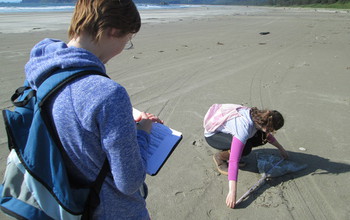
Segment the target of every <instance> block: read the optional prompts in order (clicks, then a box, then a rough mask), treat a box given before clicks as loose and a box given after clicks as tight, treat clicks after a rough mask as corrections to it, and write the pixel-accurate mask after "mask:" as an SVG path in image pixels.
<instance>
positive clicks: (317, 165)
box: [235, 149, 350, 209]
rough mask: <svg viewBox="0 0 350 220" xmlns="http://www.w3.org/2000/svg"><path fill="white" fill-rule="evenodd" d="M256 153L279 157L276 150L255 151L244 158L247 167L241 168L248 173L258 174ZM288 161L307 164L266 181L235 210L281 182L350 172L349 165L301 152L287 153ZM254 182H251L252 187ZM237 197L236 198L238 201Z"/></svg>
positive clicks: (243, 206)
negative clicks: (309, 176)
mask: <svg viewBox="0 0 350 220" xmlns="http://www.w3.org/2000/svg"><path fill="white" fill-rule="evenodd" d="M257 153H265V154H266V153H268V154H274V155H279V153H278V150H276V149H256V150H253V151H252V153H251V154H250V155H249V156H247V157H246V158H245V161H246V162H247V163H248V165H247V167H245V168H241V170H245V171H248V172H254V173H259V171H258V168H257V161H256V154H257ZM288 154H289V160H291V161H294V162H296V163H298V164H307V167H306V168H305V169H303V170H300V171H298V172H295V173H288V174H285V175H283V176H280V177H274V178H271V179H269V180H267V181H266V183H265V184H264V185H263V186H262V187H260V188H259V189H256V190H255V191H253V192H252V193H251V194H250V195H249V196H248V197H247V198H245V199H244V200H243V201H242V202H241V203H239V204H238V205H237V206H236V207H235V208H237V209H239V208H246V207H248V206H249V205H250V204H251V203H252V202H254V200H255V199H256V198H258V197H259V196H260V195H261V194H263V192H264V191H265V190H267V189H268V188H269V187H271V186H277V185H279V184H281V183H282V182H287V181H289V180H292V179H296V178H299V177H303V176H306V175H309V174H311V175H323V174H340V173H346V172H349V171H350V164H346V163H339V162H332V161H330V160H329V159H326V158H323V157H319V156H317V155H311V154H307V153H301V152H288ZM254 184H255V182H252V184H251V186H253V185H254ZM238 198H239V197H237V199H238Z"/></svg>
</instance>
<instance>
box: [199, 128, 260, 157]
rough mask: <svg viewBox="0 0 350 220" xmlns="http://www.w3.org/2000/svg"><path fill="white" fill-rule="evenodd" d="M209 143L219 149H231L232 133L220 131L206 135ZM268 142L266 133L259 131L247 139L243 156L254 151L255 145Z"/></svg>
mask: <svg viewBox="0 0 350 220" xmlns="http://www.w3.org/2000/svg"><path fill="white" fill-rule="evenodd" d="M205 140H206V141H207V143H208V144H209V145H210V146H211V147H213V148H215V149H218V150H230V148H231V142H232V135H231V134H226V133H222V132H218V133H216V134H214V135H212V136H210V137H205ZM264 144H266V133H265V132H262V131H257V132H256V133H255V135H254V136H253V137H251V138H249V139H248V140H247V143H246V144H245V145H244V149H243V153H242V156H247V155H248V154H250V152H251V151H252V148H253V147H258V146H261V145H264Z"/></svg>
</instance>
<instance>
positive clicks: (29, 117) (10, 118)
mask: <svg viewBox="0 0 350 220" xmlns="http://www.w3.org/2000/svg"><path fill="white" fill-rule="evenodd" d="M91 74H99V75H103V74H102V73H99V72H98V71H96V70H94V69H91V68H90V69H81V68H80V69H71V70H69V71H67V70H64V71H63V70H59V71H56V72H55V74H53V75H52V76H51V77H49V78H48V79H46V80H45V81H44V82H43V83H42V84H41V85H40V87H39V88H38V89H37V91H36V90H33V89H31V88H30V87H29V86H28V83H27V82H25V84H24V86H23V87H20V88H19V89H17V90H16V92H15V94H14V95H13V96H12V97H11V101H12V102H13V103H14V105H15V106H16V108H15V109H14V111H9V110H3V112H2V113H3V117H4V122H5V127H6V131H7V136H8V144H9V150H10V154H9V156H8V159H7V165H6V171H5V175H4V180H3V183H2V185H1V186H0V208H1V210H2V211H3V212H5V213H6V214H8V215H10V216H13V217H15V218H17V219H35V220H40V219H89V218H91V216H92V212H93V210H94V209H95V208H96V207H97V205H98V204H99V192H100V189H101V187H102V184H103V182H104V179H105V177H106V175H107V173H108V172H109V171H110V168H109V163H108V161H107V159H106V160H105V162H104V165H103V167H102V169H101V171H100V173H99V175H98V177H97V178H96V180H95V181H94V182H93V183H89V184H83V183H81V184H80V183H77V182H76V181H75V180H73V179H72V177H71V176H69V173H68V172H67V168H66V166H67V162H68V160H69V157H68V155H67V154H66V152H65V151H64V149H63V147H62V144H61V142H60V140H59V138H58V135H57V132H56V130H55V128H54V126H53V124H52V122H51V117H50V115H49V113H48V111H47V110H46V109H45V108H46V107H47V105H48V102H47V100H48V99H49V98H50V97H51V96H52V95H53V94H55V93H56V92H57V91H59V90H60V88H62V86H64V85H66V83H68V82H70V81H71V80H73V79H77V78H78V77H82V76H85V75H91ZM103 76H105V75H103ZM70 162H71V161H70ZM70 164H72V163H70Z"/></svg>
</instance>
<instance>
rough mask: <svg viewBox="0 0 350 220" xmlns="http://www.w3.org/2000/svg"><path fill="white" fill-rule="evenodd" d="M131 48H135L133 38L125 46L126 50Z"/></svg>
mask: <svg viewBox="0 0 350 220" xmlns="http://www.w3.org/2000/svg"><path fill="white" fill-rule="evenodd" d="M130 49H134V44H133V43H132V41H131V39H130V40H129V41H128V42H127V43H126V44H125V46H124V50H130Z"/></svg>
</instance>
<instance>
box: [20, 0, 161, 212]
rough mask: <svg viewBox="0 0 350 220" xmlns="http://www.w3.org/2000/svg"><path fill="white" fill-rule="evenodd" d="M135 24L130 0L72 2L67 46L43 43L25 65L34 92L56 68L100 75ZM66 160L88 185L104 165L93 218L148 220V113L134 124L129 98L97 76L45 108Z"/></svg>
mask: <svg viewBox="0 0 350 220" xmlns="http://www.w3.org/2000/svg"><path fill="white" fill-rule="evenodd" d="M140 26H141V20H140V15H139V12H138V11H137V8H136V6H135V4H134V3H133V2H132V1H131V0H78V1H77V3H76V7H75V11H74V15H73V18H72V21H71V24H70V28H69V43H68V44H66V43H64V42H62V41H60V40H54V39H44V40H43V41H41V42H39V43H38V44H37V45H35V46H34V48H33V49H32V51H31V54H30V59H29V61H28V63H27V64H26V66H25V73H26V78H27V80H28V82H29V84H30V86H31V87H32V88H33V89H36V88H38V87H39V86H40V84H41V83H42V82H43V81H44V80H45V79H47V78H48V77H50V76H51V75H53V74H55V72H56V71H57V70H63V71H64V70H70V69H76V68H78V69H79V68H85V69H86V68H88V69H89V68H91V69H94V70H98V71H99V72H101V73H102V74H103V75H107V74H106V69H105V64H106V63H107V62H108V61H109V60H110V59H111V58H113V57H114V56H116V55H118V54H119V53H121V52H122V51H123V49H125V48H129V47H130V46H132V44H131V39H132V37H133V35H134V34H135V33H137V32H138V31H139V29H140ZM48 109H49V113H51V116H52V121H53V126H54V128H55V129H56V131H57V134H58V136H59V139H60V141H61V143H62V145H63V148H64V149H65V151H66V153H67V155H68V157H69V159H70V160H71V161H70V162H69V164H68V165H67V166H68V168H67V170H68V174H69V175H70V176H73V177H74V178H75V179H76V180H78V181H79V182H81V183H91V182H93V181H94V180H95V179H96V177H97V174H98V173H99V171H100V170H101V167H102V165H103V162H104V160H105V159H106V158H107V159H108V162H109V164H110V173H109V174H108V175H107V177H106V178H105V180H104V183H103V185H102V189H101V191H100V194H99V199H100V203H99V205H98V206H97V208H96V209H95V210H94V211H93V219H149V213H148V211H147V209H146V202H145V197H146V194H147V188H146V185H145V183H144V181H145V176H146V169H145V167H146V160H145V158H144V157H143V156H142V155H146V154H145V153H144V151H145V150H147V147H148V144H149V133H150V130H151V128H152V121H156V122H160V120H158V118H156V117H154V116H153V115H150V114H146V113H143V114H142V120H141V121H140V122H139V123H138V124H137V125H136V123H135V121H134V119H133V116H132V105H131V103H130V99H129V96H128V94H127V92H126V90H125V89H124V87H122V86H121V85H119V84H118V83H116V82H114V81H113V80H111V79H109V78H108V77H105V76H101V75H87V76H84V77H80V78H78V79H75V80H73V81H72V82H70V83H68V84H67V85H66V86H64V87H63V88H62V89H61V90H60V91H59V92H57V94H55V95H54V97H53V98H52V99H51V100H50V105H49V107H48Z"/></svg>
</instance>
